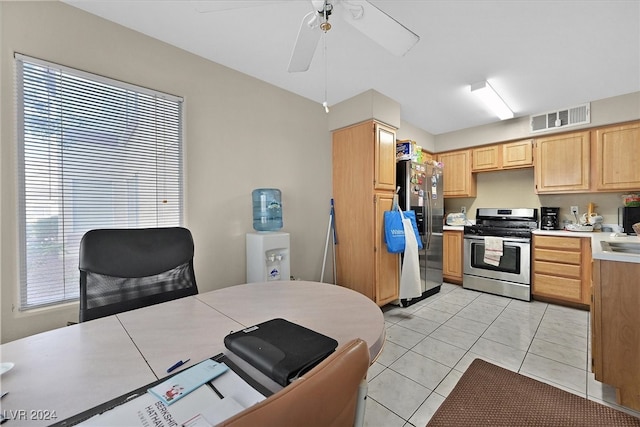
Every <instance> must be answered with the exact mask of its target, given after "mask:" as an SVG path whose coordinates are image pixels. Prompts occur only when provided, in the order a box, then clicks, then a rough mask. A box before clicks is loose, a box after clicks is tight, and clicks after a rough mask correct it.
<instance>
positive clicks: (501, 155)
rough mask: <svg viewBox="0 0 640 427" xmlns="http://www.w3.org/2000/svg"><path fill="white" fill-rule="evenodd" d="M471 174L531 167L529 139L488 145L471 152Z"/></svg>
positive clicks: (531, 150) (531, 158)
mask: <svg viewBox="0 0 640 427" xmlns="http://www.w3.org/2000/svg"><path fill="white" fill-rule="evenodd" d="M471 156H472V160H471V162H472V167H471V170H472V171H473V172H483V171H492V170H503V169H515V168H527V167H531V166H533V141H532V140H531V139H527V140H523V141H515V142H507V143H504V144H495V145H488V146H485V147H478V148H474V149H472V150H471Z"/></svg>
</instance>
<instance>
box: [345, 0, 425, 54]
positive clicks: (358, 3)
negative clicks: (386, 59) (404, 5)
mask: <svg viewBox="0 0 640 427" xmlns="http://www.w3.org/2000/svg"><path fill="white" fill-rule="evenodd" d="M339 4H340V5H341V6H342V9H343V10H342V13H341V14H340V15H342V18H343V19H344V20H345V21H347V22H348V23H350V24H351V25H353V26H354V27H355V28H356V29H358V30H359V31H360V32H362V33H363V34H364V35H366V36H367V37H369V38H370V39H372V40H373V41H375V42H376V43H378V44H379V45H380V46H382V47H383V48H385V49H386V50H388V51H389V52H391V53H393V54H394V55H397V56H404V55H405V54H406V53H407V52H408V51H409V50H410V49H411V48H412V47H413V46H414V45H415V44H416V43H418V41H419V40H420V37H419V36H418V35H417V34H416V33H414V32H413V31H411V30H410V29H408V28H407V27H405V26H404V25H402V24H401V23H399V22H398V21H396V20H395V19H393V18H392V17H391V16H389V15H387V14H386V13H384V12H383V11H381V10H380V9H378V8H377V7H375V6H374V5H372V4H371V3H369V2H368V1H365V0H348V1H347V0H343V1H342V2H340V3H339Z"/></svg>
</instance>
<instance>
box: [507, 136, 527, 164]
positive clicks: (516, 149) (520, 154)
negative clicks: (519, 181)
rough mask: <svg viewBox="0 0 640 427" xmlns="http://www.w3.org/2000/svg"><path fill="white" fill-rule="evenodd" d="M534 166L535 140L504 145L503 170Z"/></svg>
mask: <svg viewBox="0 0 640 427" xmlns="http://www.w3.org/2000/svg"><path fill="white" fill-rule="evenodd" d="M531 166H533V140H531V139H526V140H524V141H516V142H509V143H506V144H502V168H503V169H512V168H526V167H531Z"/></svg>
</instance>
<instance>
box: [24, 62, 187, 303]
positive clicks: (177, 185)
mask: <svg viewBox="0 0 640 427" xmlns="http://www.w3.org/2000/svg"><path fill="white" fill-rule="evenodd" d="M25 63H27V64H29V66H37V67H44V68H47V69H50V70H54V71H53V72H54V74H55V75H56V76H58V77H59V78H60V79H61V80H62V79H64V78H65V77H69V78H74V79H82V80H83V81H86V82H87V84H88V85H96V86H102V87H112V88H115V90H118V91H120V92H121V93H126V97H128V96H129V93H131V94H132V96H133V97H134V98H136V99H138V97H141V98H144V99H145V100H146V101H147V102H148V103H149V104H150V105H152V106H154V105H155V106H158V105H159V104H160V105H159V108H156V109H152V110H151V111H152V113H151V114H149V113H148V110H147V111H145V112H140V111H137V113H138V116H136V117H135V118H134V119H133V120H143V121H145V122H144V124H148V123H147V121H149V120H150V123H151V124H152V126H153V127H152V130H155V133H153V132H152V133H150V134H149V135H151V137H150V138H149V139H148V140H145V141H144V142H143V144H142V145H143V146H144V147H146V148H148V147H153V148H155V150H156V152H155V155H156V157H152V159H153V160H150V161H155V162H156V163H158V162H159V159H160V160H162V159H163V156H164V154H158V153H162V150H161V148H167V147H168V146H169V145H170V143H173V144H174V147H173V149H172V151H175V152H176V153H177V154H175V153H172V155H168V158H170V160H171V163H170V166H168V167H167V166H166V165H162V166H157V165H156V172H155V177H156V181H155V187H149V188H153V189H154V191H155V193H153V194H154V195H155V196H156V198H155V200H154V202H153V203H152V204H147V209H149V206H151V207H153V204H154V203H155V206H156V209H157V210H159V211H160V214H159V215H157V216H156V218H155V224H152V223H150V222H149V218H152V216H151V217H150V216H148V215H146V216H144V218H142V222H144V223H143V224H142V225H138V227H141V228H146V227H154V226H158V227H160V226H183V224H184V211H185V206H184V194H185V174H184V158H185V155H184V153H185V141H184V98H182V97H180V96H175V95H171V94H167V93H164V92H160V91H157V90H153V89H149V88H146V87H142V86H138V85H134V84H130V83H126V82H122V81H119V80H115V79H112V78H108V77H105V76H102V75H98V74H94V73H89V72H86V71H82V70H78V69H75V68H71V67H67V66H64V65H60V64H56V63H53V62H50V61H46V60H42V59H38V58H33V57H30V56H27V55H23V54H20V53H17V52H16V53H14V65H15V76H16V81H15V84H16V92H15V93H16V96H15V102H16V137H17V139H16V143H17V159H16V161H17V185H18V188H17V197H18V209H17V214H18V219H17V220H18V221H17V222H18V227H19V228H18V245H19V248H18V249H19V250H18V254H19V258H18V263H19V268H18V270H19V271H18V273H19V282H18V301H17V308H18V310H19V311H28V310H32V309H37V308H42V307H47V306H53V305H58V304H66V303H69V302H73V301H77V300H78V294H79V292H77V291H75V290H73V286H76V287H77V289H78V291H79V280H78V281H76V282H75V283H74V282H73V281H72V280H71V279H68V278H67V274H66V273H67V272H68V271H70V267H69V266H66V267H65V261H64V258H65V257H67V256H72V257H74V260H75V265H76V266H77V258H78V252H77V249H76V250H75V252H72V253H70V254H68V255H67V254H62V253H63V252H65V251H64V248H65V244H66V245H67V246H66V248H67V249H68V247H69V246H73V245H75V242H74V243H73V244H72V245H69V244H68V243H67V241H66V240H65V239H66V237H67V235H68V233H69V232H70V231H71V228H73V227H76V223H75V222H74V221H73V220H72V221H71V223H70V225H67V224H66V222H65V220H64V215H65V214H64V212H66V211H68V210H70V209H74V208H75V207H76V206H75V203H76V202H77V201H76V200H75V197H71V198H65V197H64V196H62V197H61V201H57V202H54V204H55V203H58V204H57V205H56V209H57V212H58V213H57V216H56V218H58V220H57V221H59V222H61V223H62V225H59V224H58V225H56V227H57V228H55V227H54V226H52V229H54V228H55V229H56V230H57V233H58V237H61V239H60V240H61V241H62V242H61V243H60V245H62V248H63V249H62V250H60V254H58V259H57V266H58V267H60V268H61V269H62V277H61V279H60V280H61V281H62V285H61V289H62V291H61V294H62V296H61V297H59V298H55V299H48V300H46V301H45V300H40V301H38V302H35V303H34V302H29V300H28V297H27V294H26V293H27V290H28V289H29V286H37V285H39V284H40V283H46V284H47V285H49V286H50V285H52V284H54V283H55V279H53V280H50V281H48V280H45V281H42V282H38V283H36V284H34V283H31V282H30V281H29V278H28V273H27V269H28V267H27V266H28V261H29V260H28V249H29V248H28V245H29V242H28V239H29V229H28V228H29V226H30V224H29V216H28V211H29V208H28V207H27V199H28V196H27V193H28V192H29V191H31V190H30V189H28V188H27V177H26V175H27V171H28V170H30V169H29V168H30V167H31V166H32V164H29V165H27V162H28V160H27V158H28V154H27V153H26V151H27V146H29V143H27V135H28V133H29V131H28V130H27V129H26V126H28V124H27V121H28V120H27V119H26V117H28V115H29V114H34V113H33V112H31V113H28V112H27V111H26V110H28V107H27V105H26V104H25V87H27V89H28V91H29V90H33V89H32V88H31V87H30V86H25V74H24V72H23V70H24V68H23V67H24V64H25ZM42 81H43V82H48V81H49V80H48V79H43V80H42ZM57 89H58V88H57ZM90 94H91V93H90V92H87V93H81V95H84V96H85V98H81V101H79V103H81V104H83V105H84V104H86V105H93V104H92V103H91V102H89V101H88V100H89V98H88V95H90ZM65 96H66V95H65ZM65 96H61V99H64V97H65ZM105 99H107V98H105ZM61 102H66V101H61ZM162 104H164V105H166V106H168V107H167V109H166V110H165V109H163V108H162ZM145 105H146V104H145ZM47 108H48V109H46V111H47V112H48V113H51V109H49V107H47ZM105 108H106V107H105ZM61 111H63V107H61ZM126 111H127V112H129V110H128V109H127V110H126ZM158 111H161V112H162V113H158ZM167 111H169V112H170V113H172V114H175V115H170V116H166V117H163V116H162V115H161V114H164V113H165V112H167ZM124 115H127V114H124ZM104 117H106V115H105V116H100V119H98V120H97V121H95V122H94V121H90V120H87V121H88V122H90V124H92V125H96V124H101V123H103V121H102V120H101V119H102V118H104ZM163 118H164V119H166V120H167V122H166V123H169V122H170V123H171V126H169V125H167V126H166V127H167V128H169V127H170V130H169V131H167V134H171V135H170V136H167V134H164V133H162V130H163V129H164V126H165V121H163ZM115 120H118V117H116V118H115ZM46 123H47V125H44V126H43V128H44V127H46V126H48V125H49V123H50V122H49V121H46ZM64 126H65V125H64V124H61V125H60V128H61V129H67V128H65V127H64ZM71 127H73V125H71ZM92 129H94V130H95V128H92ZM159 129H160V130H159ZM64 133H65V131H64V130H63V131H61V134H63V135H64ZM115 133H116V132H115V131H114V134H115ZM141 133H144V132H141ZM149 135H147V134H146V133H144V135H142V136H143V137H146V136H149ZM45 138H46V137H45ZM66 138H67V137H66V136H63V137H61V138H60V141H59V142H58V146H59V147H58V148H59V150H60V152H61V153H62V152H63V151H64V150H66V149H67V146H68V145H69V144H70V141H71V139H69V140H67V139H66ZM139 138H140V136H139ZM36 139H37V138H36ZM125 141H127V143H130V141H129V140H125ZM38 142H40V141H38ZM38 142H36V144H37V143H38ZM65 144H67V146H65ZM82 144H83V145H84V146H85V147H84V150H87V147H88V146H90V144H91V141H89V142H86V141H83V142H82ZM163 144H164V145H163ZM70 145H74V144H73V141H72V142H71V144H70ZM125 145H126V144H125ZM136 147H137V146H136ZM89 148H91V147H89ZM75 150H76V151H74V152H80V151H82V149H75ZM95 151H98V150H97V148H96V149H95ZM130 151H135V150H128V149H126V150H121V152H123V153H125V154H123V155H126V154H127V153H128V154H129V155H131V153H130ZM167 151H168V150H167ZM115 152H118V151H117V148H116V151H115ZM145 154H153V153H152V152H145ZM52 156H53V155H49V157H48V161H51V157H52ZM101 156H102V157H100V155H96V157H95V160H103V161H104V159H109V160H114V161H113V162H111V163H110V166H111V168H110V169H109V168H106V169H105V170H107V171H113V170H114V169H116V166H115V165H116V164H117V163H118V162H117V160H115V158H113V157H108V156H106V155H104V154H101ZM59 157H60V159H62V158H63V157H64V155H61V156H59ZM130 160H131V159H129V161H130ZM60 162H61V164H60V165H59V168H58V169H52V170H54V172H52V173H49V174H48V175H46V176H47V178H48V179H50V180H51V177H52V176H54V174H55V173H56V172H59V173H60V176H64V174H65V173H66V174H70V173H69V172H68V171H67V172H64V171H65V168H66V169H67V170H68V168H69V165H68V164H66V165H65V162H64V161H63V160H60ZM32 163H33V165H36V164H37V162H32ZM137 167H139V166H138V165H135V166H133V169H126V171H125V173H123V175H125V174H126V173H127V172H129V173H130V172H131V171H132V170H136V168H137ZM159 170H162V172H164V174H163V173H161V172H158V171H159ZM95 176H99V174H98V173H97V172H96V173H95ZM151 176H153V174H151ZM158 177H161V180H162V179H163V180H164V181H158V179H157V178H158ZM54 179H55V178H54ZM58 179H59V187H60V190H59V192H60V194H63V195H66V194H67V192H68V191H69V189H68V188H66V187H69V188H71V187H73V186H74V185H75V182H74V181H73V180H71V181H66V178H58ZM169 181H170V182H171V184H172V185H171V188H172V189H171V190H166V191H169V192H170V193H171V196H172V198H171V199H170V200H169V203H170V204H172V205H173V206H171V207H170V208H168V209H167V210H166V211H163V210H162V208H161V207H158V206H159V203H166V200H164V201H162V202H160V200H159V199H160V198H162V197H161V196H163V195H164V196H166V194H169V193H166V194H164V193H162V189H161V186H162V182H165V183H166V182H169ZM70 184H71V185H70ZM100 188H104V187H100ZM135 190H137V187H136V188H135ZM135 190H134V193H135V199H134V201H135V205H136V206H137V204H138V203H139V201H140V200H141V197H143V194H142V193H141V192H138V191H135ZM71 191H72V192H73V193H74V195H75V191H74V190H71ZM127 191H131V190H127ZM87 192H88V193H91V189H90V190H89V191H87ZM127 194H128V193H127ZM144 194H146V193H144ZM119 195H120V194H118V195H117V196H119ZM117 196H114V197H112V199H111V200H112V205H111V206H112V207H113V206H114V205H113V203H115V200H117ZM159 196H160V197H159ZM147 197H148V196H147ZM90 199H91V196H90V197H89V199H87V198H86V197H85V198H84V199H83V202H84V203H85V204H86V202H87V201H90ZM127 200H130V199H127ZM173 202H175V203H173ZM85 209H86V206H85ZM127 209H129V207H127ZM166 212H168V213H166ZM164 215H167V216H166V217H165V216H164ZM60 217H63V219H62V220H60V219H59V218H60ZM49 218H52V217H51V215H49ZM166 218H169V219H168V220H166ZM111 219H112V220H113V217H111ZM152 220H153V218H152ZM31 225H33V222H32V223H31ZM67 228H69V229H67ZM90 228H126V225H122V224H119V223H115V224H106V225H105V226H100V225H98V226H94V227H90ZM90 228H89V229H90ZM86 231H88V229H87V230H82V229H81V230H80V233H82V234H84V232H86ZM78 242H79V239H78ZM61 254H62V255H61ZM74 274H78V273H77V272H76V273H74ZM78 277H79V275H78ZM31 280H34V279H31ZM47 291H48V293H47V295H46V296H45V297H44V298H45V299H47V298H51V297H52V296H55V291H54V290H51V288H49V289H48V290H47Z"/></svg>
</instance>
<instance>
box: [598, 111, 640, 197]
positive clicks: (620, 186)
mask: <svg viewBox="0 0 640 427" xmlns="http://www.w3.org/2000/svg"><path fill="white" fill-rule="evenodd" d="M594 134H595V145H596V155H595V162H596V165H595V170H596V176H595V180H596V182H595V190H597V191H618V190H639V189H640V154H639V153H640V122H635V123H631V124H625V125H620V126H611V127H605V128H600V129H596V130H595V131H594Z"/></svg>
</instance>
